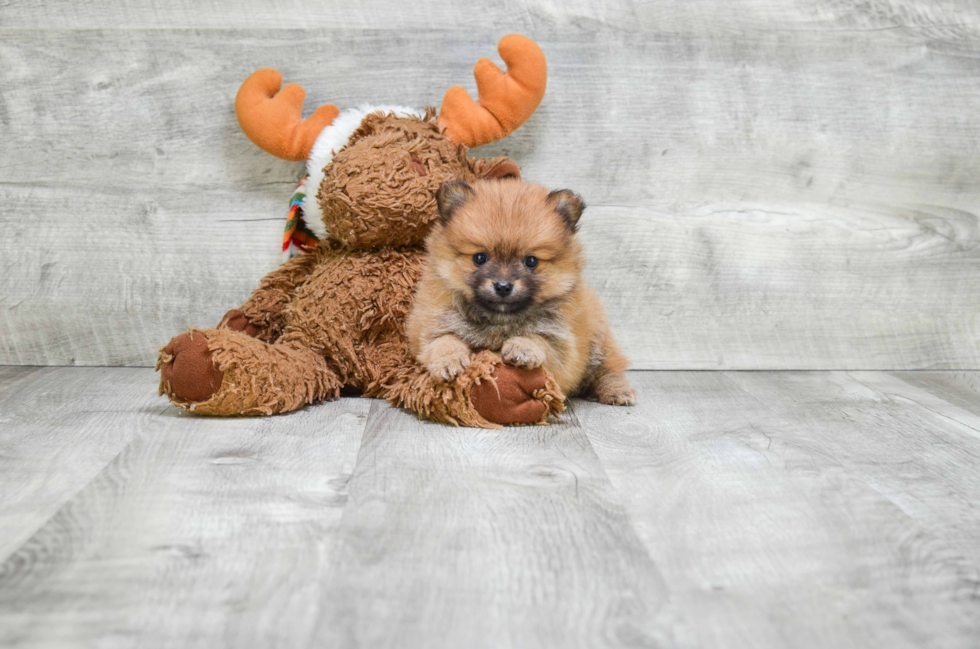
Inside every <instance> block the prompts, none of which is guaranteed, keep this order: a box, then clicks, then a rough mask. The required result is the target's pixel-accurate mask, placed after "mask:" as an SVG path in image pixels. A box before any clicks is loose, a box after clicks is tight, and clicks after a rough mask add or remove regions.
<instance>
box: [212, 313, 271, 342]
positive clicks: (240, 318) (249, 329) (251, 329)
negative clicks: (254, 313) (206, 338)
mask: <svg viewBox="0 0 980 649" xmlns="http://www.w3.org/2000/svg"><path fill="white" fill-rule="evenodd" d="M217 328H218V329H230V330H231V331H241V332H243V333H245V334H246V335H249V336H251V337H252V338H258V337H259V334H261V333H262V330H261V329H259V328H258V327H256V326H255V325H253V324H252V323H251V322H250V321H249V319H248V318H246V317H245V314H244V313H242V312H241V311H240V310H239V309H232V310H231V311H229V312H228V313H226V314H225V317H223V318H222V319H221V322H219V323H218V326H217Z"/></svg>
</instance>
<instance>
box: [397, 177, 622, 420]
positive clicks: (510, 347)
mask: <svg viewBox="0 0 980 649" xmlns="http://www.w3.org/2000/svg"><path fill="white" fill-rule="evenodd" d="M436 198H437V202H438V206H439V217H440V218H439V219H438V220H437V222H436V224H435V226H434V228H433V230H432V232H431V233H430V234H429V237H428V238H427V239H426V250H427V252H428V255H427V259H426V267H425V271H424V272H423V275H422V279H421V280H420V281H419V284H418V287H417V292H416V296H415V305H414V307H413V309H412V313H411V314H410V315H409V318H408V322H407V330H408V338H409V346H410V349H411V352H412V354H413V355H414V356H415V358H417V359H418V361H419V362H420V363H422V364H423V365H424V366H426V367H427V368H428V370H429V372H430V373H431V374H432V375H433V376H434V377H436V379H437V380H442V381H451V380H453V379H454V378H455V377H456V376H457V375H458V374H460V373H461V372H463V370H465V369H466V367H467V366H468V365H469V363H470V353H471V352H473V351H480V350H483V349H489V350H493V351H497V352H500V355H501V356H502V357H503V358H504V360H505V361H506V362H507V363H509V364H510V365H514V366H516V367H521V368H525V369H534V368H537V367H542V368H544V369H546V370H548V371H549V372H550V373H551V375H552V376H553V377H554V378H555V380H556V381H557V383H558V385H559V387H561V389H562V391H563V392H564V393H565V394H566V395H567V396H585V397H595V398H597V399H598V400H599V401H600V402H602V403H607V404H613V405H620V406H629V405H633V404H634V403H635V402H636V393H635V392H634V391H633V389H632V388H631V387H630V385H629V383H628V382H627V380H626V376H625V375H624V371H625V370H626V367H627V365H628V362H627V360H626V358H625V357H624V356H623V354H622V353H621V352H620V351H619V348H618V347H617V345H616V341H615V340H614V339H613V336H612V333H611V332H610V331H609V324H608V322H607V320H606V315H605V309H604V308H603V306H602V302H600V301H599V298H598V296H596V294H595V293H594V292H593V291H592V290H591V289H589V288H586V287H585V286H584V283H583V279H582V267H583V265H584V262H583V256H582V248H581V246H580V245H579V242H578V239H577V238H576V236H575V234H576V230H577V228H578V221H579V218H580V217H581V216H582V211H583V209H585V204H584V203H583V202H582V199H581V198H580V197H579V196H578V195H577V194H575V193H573V192H571V191H568V190H557V191H553V192H550V193H549V192H548V190H547V189H545V188H544V187H541V186H540V185H533V184H528V183H524V182H521V181H519V180H514V179H505V180H486V181H477V182H475V183H473V185H472V186H471V185H468V184H467V183H464V182H460V181H454V182H449V183H446V184H444V185H443V186H442V187H441V188H440V189H439V192H438V194H437V195H436Z"/></svg>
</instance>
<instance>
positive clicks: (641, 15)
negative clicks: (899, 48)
mask: <svg viewBox="0 0 980 649" xmlns="http://www.w3.org/2000/svg"><path fill="white" fill-rule="evenodd" d="M107 25H111V26H113V27H116V28H120V27H125V28H161V27H162V28H186V29H200V28H212V29H228V28H231V29H241V28H255V27H257V26H263V27H269V28H298V29H310V28H335V29H336V28H344V29H382V30H390V31H396V30H430V29H432V28H433V27H439V28H442V29H448V30H482V29H497V30H525V31H526V30H536V29H537V30H540V29H547V28H553V29H562V30H568V31H578V30H582V31H588V30H595V29H597V28H600V27H602V26H613V27H616V28H617V29H623V30H627V31H664V32H676V31H723V32H724V31H735V30H757V29H770V30H771V29H786V30H789V29H795V30H804V29H836V30H852V31H862V30H867V31H874V30H881V29H896V28H909V29H922V30H932V31H936V32H938V33H941V34H943V35H950V34H963V33H967V34H976V33H978V32H980V11H978V9H977V6H976V4H975V3H973V2H970V0H937V1H934V2H923V1H922V0H870V1H868V0H864V1H860V0H818V1H815V2H808V3H799V2H795V1H794V0H740V1H739V2H737V3H735V2H720V1H717V0H701V1H698V2H685V1H684V0H664V1H662V2H658V3H656V5H655V7H653V8H651V7H650V6H649V5H648V3H644V2H639V1H636V0H623V1H620V2H615V3H602V2H595V1H594V0H565V1H558V0H495V1H494V2H472V1H464V2H460V1H458V0H456V1H453V0H433V1H429V2H424V3H416V4H414V5H406V4H404V3H398V2H390V1H389V2H385V3H384V4H383V5H381V6H379V3H376V2H375V3H372V2H365V1H364V0H325V1H322V2H316V3H310V2H304V1H303V0H277V1H276V2H254V1H250V0H206V1H204V2H193V1H191V0H177V1H174V2H167V3H146V2H139V1H138V0H121V1H120V2H116V3H113V4H112V5H107V4H106V3H103V2H98V1H97V0H85V1H81V2H80V1H78V0H75V1H69V0H38V1H35V2H23V1H19V2H18V1H11V2H7V3H6V4H4V5H2V6H0V27H4V28H35V29H38V28H40V29H43V28H49V29H50V28H60V29H64V28H71V29H77V28H89V29H103V28H105V27H106V26H107Z"/></svg>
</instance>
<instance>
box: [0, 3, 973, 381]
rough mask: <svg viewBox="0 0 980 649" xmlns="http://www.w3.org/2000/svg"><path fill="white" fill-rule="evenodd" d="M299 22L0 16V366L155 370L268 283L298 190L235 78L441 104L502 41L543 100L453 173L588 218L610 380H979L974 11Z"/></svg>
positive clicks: (700, 7) (437, 12)
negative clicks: (525, 187)
mask: <svg viewBox="0 0 980 649" xmlns="http://www.w3.org/2000/svg"><path fill="white" fill-rule="evenodd" d="M388 5H390V6H388ZM303 7H306V9H300V8H298V5H297V6H296V7H295V8H296V10H295V11H292V10H291V9H293V8H294V5H290V4H288V3H283V4H275V3H273V4H268V3H228V4H223V3H217V2H206V3H195V4H194V7H193V9H194V10H193V11H192V10H191V5H190V4H187V3H183V4H182V3H172V4H170V3H168V4H167V6H166V7H163V6H160V5H159V4H158V5H147V4H145V3H135V2H123V3H115V4H106V3H96V2H87V3H70V4H69V5H67V6H64V5H62V4H59V3H56V2H51V3H48V4H44V5H34V4H31V5H28V4H24V3H8V4H6V5H4V6H3V7H2V8H0V36H2V38H0V84H2V86H3V88H4V93H3V96H2V98H0V125H2V127H3V137H2V138H0V227H2V228H3V232H4V234H3V235H2V237H0V264H2V266H0V269H2V274H0V341H2V342H0V363H17V364H71V363H76V364H82V365H91V364H100V365H117V364H119V365H147V364H151V363H152V360H153V356H154V349H155V348H157V347H159V346H161V345H163V344H164V343H165V342H166V341H167V340H168V339H169V338H170V337H171V336H172V335H174V334H175V333H178V332H179V331H181V330H183V329H184V328H186V327H189V326H205V325H211V324H213V323H214V322H215V321H216V319H217V318H219V317H220V315H221V314H222V313H223V312H224V311H225V310H227V309H228V308H230V307H232V306H236V305H237V304H238V303H239V302H240V301H241V300H242V299H243V298H244V297H245V295H246V294H247V292H248V290H249V289H250V288H252V287H254V286H255V285H256V284H257V282H258V279H259V278H260V277H261V276H262V275H263V274H264V273H265V272H268V271H269V270H271V269H272V268H274V267H275V266H276V264H277V260H278V254H277V250H276V248H277V243H278V240H279V231H280V228H281V225H282V219H283V216H284V205H285V203H286V201H287V200H288V197H289V194H290V192H291V188H292V185H293V183H294V182H295V181H296V179H297V177H298V174H299V172H300V167H299V165H296V164H292V163H285V162H282V161H278V160H275V159H273V158H271V157H270V156H268V155H266V154H264V153H262V152H261V151H258V150H257V149H256V148H255V147H253V146H252V145H251V144H250V143H249V142H248V140H247V139H246V138H245V137H244V136H243V135H242V134H241V133H240V132H239V130H238V127H237V124H236V122H235V119H234V115H233V111H232V102H233V98H234V94H235V91H236V90H237V88H238V85H239V84H240V82H241V80H242V79H244V78H245V76H246V75H247V74H248V73H249V72H250V71H252V70H253V69H255V68H258V67H262V66H275V67H278V68H280V69H281V70H282V71H283V72H284V74H285V76H286V78H287V79H289V80H293V81H297V82H300V83H302V84H303V85H304V86H305V87H306V89H307V91H308V97H309V102H310V104H311V106H310V109H311V108H312V105H313V104H314V102H333V103H336V104H337V105H338V106H341V107H345V106H352V105H356V104H359V103H361V102H363V101H374V102H399V103H408V104H413V105H425V104H437V103H438V102H439V100H440V98H441V97H442V94H443V93H444V92H445V90H446V88H448V86H449V85H452V84H454V83H461V84H463V85H464V86H465V87H467V88H469V89H470V90H472V89H473V81H472V77H471V67H472V65H473V63H474V62H475V61H476V60H477V59H478V58H480V57H481V56H485V55H488V54H492V53H493V51H494V46H495V43H496V40H497V38H498V37H499V36H500V35H501V34H502V33H505V32H507V31H522V32H524V33H527V34H528V35H530V36H532V37H534V38H536V39H537V40H538V41H539V42H540V43H541V45H542V47H543V48H544V49H545V51H546V53H547V56H548V60H549V80H550V81H549V88H548V94H547V96H546V98H545V101H544V103H543V104H542V106H541V108H540V110H539V111H538V113H537V114H535V116H533V117H532V118H531V120H530V121H529V122H528V124H527V125H525V126H524V127H523V128H522V129H520V130H519V131H518V132H517V133H516V134H515V135H514V136H512V137H511V138H508V139H507V140H505V141H503V142H501V143H497V144H494V145H491V146H488V147H484V148H483V150H481V151H479V153H482V154H485V155H497V154H508V155H512V156H513V157H514V158H515V159H516V160H517V161H518V162H519V163H520V164H522V165H523V167H524V174H525V177H527V178H529V179H532V180H536V181H539V182H542V183H544V184H547V185H552V186H566V187H572V188H574V189H576V190H577V191H579V192H580V193H582V194H583V195H584V196H585V198H586V201H587V202H588V203H589V204H590V205H591V206H592V207H591V208H590V209H589V210H588V211H587V212H586V216H585V219H584V221H583V223H584V225H583V236H584V237H585V238H586V243H587V246H588V249H589V254H590V271H589V272H590V279H591V281H592V283H593V284H594V285H596V286H597V287H598V288H599V289H600V291H601V293H602V294H603V296H604V297H605V299H606V301H607V302H608V304H609V307H610V312H611V317H612V319H613V321H614V322H615V328H616V331H617V332H618V333H619V335H620V337H621V338H622V339H623V340H624V342H625V348H626V351H627V353H628V354H630V355H631V356H632V357H633V360H634V364H635V366H636V367H638V368H665V369H673V368H722V369H726V368H744V369H763V368H857V369H860V368H866V369H922V368H937V369H971V368H977V367H980V347H978V345H977V344H976V342H977V340H978V339H980V306H978V302H977V298H976V295H978V294H980V291H978V289H980V285H978V282H980V273H978V269H980V245H978V244H980V232H978V219H977V214H978V213H980V192H978V190H977V188H976V183H975V178H976V177H977V176H978V174H980V114H978V113H977V111H976V110H975V107H976V106H977V105H980V69H978V68H977V66H976V65H975V61H976V58H977V56H980V27H978V25H980V21H978V9H977V7H976V5H975V4H974V3H970V2H966V1H965V0H963V1H946V2H938V3H937V2H930V3H926V2H922V1H921V0H875V1H873V2H850V1H839V2H830V1H825V2H818V3H813V4H812V5H809V6H808V7H806V8H804V7H803V6H802V5H801V4H800V3H795V2H788V1H784V2H757V1H756V0H744V1H743V2H739V3H721V2H697V3H691V2H688V3H681V2H667V3H656V4H654V5H651V4H642V3H622V4H615V5H610V6H606V5H604V4H602V3H588V2H575V3H571V4H563V3H552V2H528V3H521V4H520V6H518V5H515V4H513V3H510V2H507V1H502V2H499V3H494V4H492V5H491V6H489V7H485V8H483V9H482V10H481V11H474V10H473V9H471V8H468V7H466V6H464V5H458V4H452V5H449V4H432V5H425V6H424V7H422V8H420V7H416V6H414V5H413V6H411V7H409V6H408V5H405V6H402V5H399V4H398V3H387V4H386V7H387V9H388V10H387V11H379V10H378V9H376V8H375V9H372V10H370V11H368V10H362V11H358V10H357V7H356V6H355V7H351V6H350V5H345V9H344V10H339V9H338V8H337V6H336V5H323V4H317V5H316V6H315V7H314V6H313V5H309V3H306V4H305V5H303ZM40 16H43V17H44V19H45V20H46V22H45V24H44V25H40V24H38V23H36V22H34V21H38V20H40ZM398 16H403V17H405V19H406V21H407V22H405V24H404V25H402V24H401V23H398V22H397V20H396V18H397V17H398ZM477 18H479V21H477ZM192 19H194V20H197V22H189V21H191V20H192ZM219 21H221V22H220V25H219V24H218V22H219ZM423 23H425V24H426V29H421V27H420V26H421V25H422V24H423ZM108 24H111V25H114V26H118V27H122V28H120V29H113V30H106V31H102V30H94V29H84V28H88V27H96V26H105V25H108ZM395 24H398V25H399V30H394V29H392V26H393V25H395ZM434 24H435V25H438V26H439V29H438V30H432V29H431V26H432V25H434ZM412 25H415V26H416V27H420V28H419V29H412ZM150 26H153V27H162V29H143V28H145V27H150ZM208 26H221V27H230V28H229V29H210V30H209V29H201V28H202V27H208ZM294 26H295V27H303V28H309V27H316V28H315V29H304V30H303V31H299V30H282V29H269V27H294ZM27 27H42V28H40V29H24V28H27ZM53 27H68V28H70V29H54V28H53ZM185 27H194V28H195V29H185ZM78 28H83V29H78Z"/></svg>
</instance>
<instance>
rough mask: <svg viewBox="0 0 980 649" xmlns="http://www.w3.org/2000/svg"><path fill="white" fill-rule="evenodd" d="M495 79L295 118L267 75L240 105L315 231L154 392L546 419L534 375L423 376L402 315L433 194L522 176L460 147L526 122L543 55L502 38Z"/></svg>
mask: <svg viewBox="0 0 980 649" xmlns="http://www.w3.org/2000/svg"><path fill="white" fill-rule="evenodd" d="M498 51H499V53H500V56H501V58H502V59H503V60H504V62H505V63H506V64H507V72H506V73H504V72H502V71H501V70H500V69H499V68H498V67H497V66H496V65H494V64H493V63H492V62H491V61H490V60H489V59H486V58H484V59H481V60H480V61H479V62H478V63H477V64H476V67H475V70H474V74H475V77H476V82H477V87H478V90H479V101H478V102H474V101H473V100H472V99H471V98H470V96H469V95H468V94H467V93H466V91H465V90H463V89H462V88H460V87H458V86H455V87H453V88H450V89H449V91H448V92H447V93H446V95H445V97H444V98H443V101H442V108H441V109H440V111H439V113H438V114H437V113H436V111H435V110H434V109H433V108H428V109H425V110H414V109H411V108H406V107H402V106H374V107H362V108H359V109H350V110H346V111H343V112H341V111H339V110H338V109H337V108H336V107H335V106H333V105H327V106H321V107H320V108H318V109H317V110H316V111H315V112H314V113H313V115H311V116H310V117H309V118H307V119H306V120H303V119H302V110H303V100H304V97H305V91H304V90H303V88H301V87H300V86H298V85H296V84H288V85H287V86H285V87H284V88H281V89H280V86H281V83H282V75H280V74H279V73H278V72H277V71H275V70H270V69H263V70H259V71H258V72H255V73H254V74H252V75H251V76H250V77H249V78H248V79H247V80H246V81H245V83H243V84H242V86H241V89H240V90H239V92H238V97H237V99H236V102H235V109H236V112H237V114H238V120H239V123H240V124H241V126H242V130H244V132H245V134H246V135H248V137H249V138H250V139H251V140H252V141H253V142H254V143H255V144H256V145H258V146H259V147H261V148H262V149H264V150H265V151H267V152H269V153H271V154H273V155H275V156H278V157H280V158H284V159H286V160H306V165H307V176H306V178H305V179H304V180H303V183H302V184H301V187H300V192H298V194H297V195H300V196H302V198H301V200H299V201H298V206H299V207H301V209H302V211H303V213H304V215H305V218H306V223H307V224H308V227H309V230H310V231H312V236H310V237H308V238H305V239H302V240H301V241H300V245H299V248H301V249H303V248H305V249H306V252H305V254H299V255H297V256H294V257H293V258H291V259H289V260H288V261H286V262H285V263H283V265H282V266H280V267H279V268H278V269H277V270H275V271H273V272H271V273H269V274H268V275H266V276H265V277H264V278H263V279H262V281H261V282H260V283H259V287H258V288H257V289H255V291H254V292H253V293H252V296H251V297H250V298H249V299H248V300H247V301H246V302H245V304H243V305H242V306H241V307H240V308H239V309H235V310H232V311H229V312H228V313H227V314H226V315H225V317H224V319H222V321H221V323H220V324H219V325H218V326H217V328H215V329H192V330H189V331H187V332H186V333H183V334H180V335H179V336H177V337H176V338H174V339H173V340H171V341H170V342H169V343H167V345H166V346H165V347H164V348H163V349H162V350H161V351H160V356H159V361H158V363H157V369H158V370H160V372H161V381H160V392H161V394H166V395H167V397H169V398H170V400H171V401H172V402H173V403H174V404H175V405H177V406H179V407H181V408H184V409H186V410H188V411H191V412H194V413H198V414H202V415H271V414H275V413H281V412H289V411H291V410H295V409H297V408H300V407H302V406H303V405H305V404H309V403H316V402H318V401H321V400H323V399H336V398H337V397H338V396H339V395H340V390H341V388H344V387H349V388H353V389H355V390H359V391H361V392H362V393H363V394H364V395H365V396H370V397H378V398H382V399H387V400H388V401H390V402H391V403H393V404H395V405H396V406H401V407H405V408H410V409H411V410H413V411H415V412H416V413H418V415H419V416H420V417H425V418H428V419H432V420H435V421H440V422H446V423H451V424H456V425H464V426H479V427H489V428H492V427H498V426H500V425H507V424H529V423H536V422H544V421H545V420H546V419H547V417H548V416H550V415H555V414H557V413H559V412H560V411H561V410H563V408H564V396H563V395H562V394H561V391H560V390H559V389H558V387H557V385H556V384H555V382H554V380H553V379H552V377H551V376H549V375H548V374H547V373H545V372H544V371H542V370H522V369H517V368H514V367H510V366H508V365H505V364H504V363H503V361H502V360H501V358H500V357H499V356H498V355H497V354H495V353H492V352H489V351H482V352H479V353H477V354H474V356H473V358H472V361H471V363H470V365H469V367H468V368H467V369H466V371H465V373H464V374H462V375H460V376H458V377H456V378H455V379H454V380H453V381H451V382H441V381H438V380H435V379H434V377H431V376H429V374H428V373H427V372H426V371H425V369H424V368H423V367H421V366H420V365H419V364H417V363H416V361H415V359H413V358H412V356H411V355H410V354H409V352H408V344H407V340H406V335H405V320H406V317H407V315H408V313H409V311H410V310H411V308H412V300H413V293H414V290H415V285H416V282H417V281H418V279H419V276H420V274H421V270H422V266H423V257H424V248H423V241H424V239H425V236H426V234H428V232H429V230H430V225H431V224H432V223H433V221H434V220H435V219H436V218H437V217H438V211H437V207H436V192H437V191H438V189H439V187H440V186H441V185H442V184H443V183H445V182H448V181H451V180H463V181H473V180H476V179H480V178H489V179H493V178H504V177H518V178H519V177H520V172H519V170H518V167H517V165H515V164H514V163H513V162H511V161H510V160H509V159H507V158H493V159H475V158H470V157H468V156H467V149H468V147H476V146H480V145H482V144H487V143H489V142H493V141H495V140H499V139H501V138H503V137H505V136H507V135H508V134H510V133H511V132H513V131H514V130H515V129H517V128H518V127H519V126H520V125H521V124H523V123H524V122H525V121H526V120H527V119H528V118H529V117H530V116H531V114H532V113H533V112H534V111H535V109H536V108H537V107H538V104H539V103H540V102H541V98H542V97H543V96H544V91H545V82H546V79H547V68H546V64H545V58H544V55H543V53H542V52H541V49H540V48H539V47H538V46H537V44H535V43H534V42H533V41H531V40H529V39H527V38H525V37H523V36H518V35H510V36H506V37H504V38H503V39H501V41H500V43H499V45H498Z"/></svg>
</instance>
